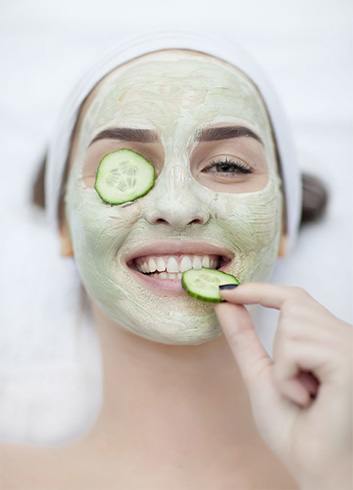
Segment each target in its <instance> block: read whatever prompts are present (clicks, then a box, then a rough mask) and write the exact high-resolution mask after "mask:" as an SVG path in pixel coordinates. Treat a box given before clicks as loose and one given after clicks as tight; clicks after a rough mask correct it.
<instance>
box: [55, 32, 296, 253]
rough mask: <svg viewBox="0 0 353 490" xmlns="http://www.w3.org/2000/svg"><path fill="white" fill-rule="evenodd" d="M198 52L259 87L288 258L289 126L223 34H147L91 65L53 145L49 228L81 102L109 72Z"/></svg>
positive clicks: (292, 202) (291, 235)
mask: <svg viewBox="0 0 353 490" xmlns="http://www.w3.org/2000/svg"><path fill="white" fill-rule="evenodd" d="M167 48H176V49H178V48H179V49H188V48H189V49H194V50H198V51H201V52H204V53H206V54H210V55H213V56H215V57H218V58H220V59H223V60H224V61H226V62H228V63H231V64H233V65H234V66H236V67H238V68H239V69H241V70H242V71H243V72H244V73H245V74H246V75H247V76H248V77H249V78H250V79H251V80H252V81H253V82H254V83H255V85H256V86H257V88H258V89H259V91H260V92H261V94H262V97H263V99H264V101H265V104H266V106H267V109H268V112H269V115H270V118H271V122H272V126H273V130H274V136H275V141H276V145H277V150H278V154H279V158H280V162H279V163H280V169H281V175H282V180H283V189H284V195H285V207H286V220H287V243H286V254H288V252H290V251H291V250H292V249H293V247H294V244H295V242H296V238H297V234H298V229H299V222H300V216H301V207H302V206H301V203H302V189H301V180H300V171H299V167H298V164H297V161H296V157H295V152H294V148H293V145H292V142H291V137H290V132H289V129H288V125H287V121H286V118H285V115H284V113H283V110H282V107H281V104H280V103H279V101H278V99H277V96H276V94H275V93H274V91H273V90H272V88H271V85H270V84H269V83H268V82H267V80H266V77H265V76H264V74H263V72H262V70H261V68H259V67H258V65H257V64H256V63H255V62H254V61H253V60H252V59H251V57H250V56H249V55H248V54H246V53H244V51H243V50H242V49H241V48H239V47H238V46H237V45H236V44H235V43H234V41H233V40H231V39H230V38H229V37H226V36H225V35H224V34H223V33H221V34H219V35H214V34H212V35H210V34H205V33H202V32H195V31H194V30H193V31H187V30H168V31H161V30H160V31H154V32H152V31H144V32H143V33H140V34H139V35H135V36H129V37H128V38H125V39H123V40H122V41H120V42H119V43H118V46H117V47H116V49H114V50H113V51H112V52H109V54H108V55H107V56H105V57H103V58H101V59H100V60H99V61H98V62H97V63H95V64H94V65H92V67H91V69H90V71H89V72H88V73H86V74H85V76H84V77H83V78H82V79H81V81H80V82H79V83H78V85H77V86H76V87H75V89H74V90H73V91H72V93H71V94H70V96H69V98H68V100H67V101H66V103H65V104H64V106H63V111H62V113H61V115H60V117H59V119H58V122H57V125H56V127H55V129H54V131H53V134H52V137H51V139H50V142H49V148H48V160H47V168H46V176H45V199H46V212H47V218H48V221H49V224H50V225H51V226H53V227H54V229H55V231H56V232H57V231H58V226H59V223H58V205H59V199H60V188H61V183H62V179H63V175H64V170H65V165H66V162H67V157H68V152H69V145H70V138H71V134H72V131H73V128H74V125H75V122H76V119H77V117H78V112H79V108H80V105H81V103H82V101H83V100H84V99H85V97H86V96H87V95H88V94H89V93H90V92H91V90H92V89H93V87H94V86H95V85H96V83H97V82H98V81H99V80H101V78H103V77H104V76H105V75H106V74H107V73H108V72H109V71H111V70H112V69H114V68H115V67H117V66H118V65H120V64H122V63H125V62H127V61H129V60H131V59H132V58H135V57H137V56H141V55H143V54H145V53H148V52H151V51H156V50H160V49H167Z"/></svg>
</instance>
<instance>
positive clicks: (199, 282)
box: [181, 268, 240, 303]
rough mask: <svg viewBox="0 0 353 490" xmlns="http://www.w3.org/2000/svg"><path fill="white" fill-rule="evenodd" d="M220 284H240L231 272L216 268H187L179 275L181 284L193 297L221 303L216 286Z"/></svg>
mask: <svg viewBox="0 0 353 490" xmlns="http://www.w3.org/2000/svg"><path fill="white" fill-rule="evenodd" d="M221 284H237V285H239V284H240V281H239V279H237V278H236V277H235V276H233V275H232V274H227V273H226V272H222V271H219V270H217V269H207V268H202V269H189V270H188V271H185V272H183V274H182V276H181V285H182V287H183V288H184V289H185V291H186V292H187V293H188V294H189V295H190V296H192V297H193V298H197V299H200V300H202V301H208V302H210V303H221V302H222V301H223V299H222V298H221V297H220V295H219V290H218V286H220V285H221Z"/></svg>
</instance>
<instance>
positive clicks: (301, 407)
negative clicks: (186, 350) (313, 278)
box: [215, 283, 353, 490]
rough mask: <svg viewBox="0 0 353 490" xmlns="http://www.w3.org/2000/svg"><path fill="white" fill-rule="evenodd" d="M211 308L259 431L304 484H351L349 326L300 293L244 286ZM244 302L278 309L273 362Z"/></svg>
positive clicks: (227, 292) (323, 486)
mask: <svg viewBox="0 0 353 490" xmlns="http://www.w3.org/2000/svg"><path fill="white" fill-rule="evenodd" d="M220 295H221V297H222V298H223V299H224V300H226V302H222V303H219V304H217V305H216V306H215V311H216V314H217V317H218V320H219V323H220V326H221V328H222V330H223V332H224V334H225V336H226V339H227V341H228V343H229V346H230V348H231V350H232V353H233V355H234V357H235V360H236V362H237V364H238V367H239V370H240V372H241V375H242V378H243V381H244V384H245V386H246V388H247V391H248V394H249V398H250V403H251V408H252V413H253V417H254V420H255V424H256V427H257V429H258V431H259V434H260V436H261V437H262V438H263V440H264V441H265V443H266V444H267V445H268V446H269V447H270V448H271V449H272V451H273V452H274V453H275V454H276V455H277V456H278V457H279V459H280V460H281V461H282V462H283V464H284V465H285V466H286V467H287V468H288V471H289V472H290V473H291V474H292V476H293V478H294V479H295V480H296V481H297V482H298V483H299V484H300V485H301V486H300V488H303V489H304V488H305V489H311V488H312V489H314V488H315V489H317V488H320V490H323V489H326V488H327V489H331V488H332V489H335V490H336V489H340V490H344V489H346V488H347V489H348V488H349V489H352V488H353V486H352V461H353V456H352V452H353V451H352V418H353V415H352V414H353V412H352V410H353V407H352V385H353V362H352V357H353V356H352V350H353V349H352V347H353V328H352V326H351V325H350V324H348V323H346V322H344V321H342V320H339V319H338V318H337V317H335V316H334V315H333V314H332V313H330V312H329V311H328V310H327V309H326V308H324V307H323V306H322V305H321V304H320V303H318V302H317V301H316V300H315V299H314V298H313V297H312V296H310V295H309V294H308V293H307V292H306V291H305V290H303V289H301V288H297V287H289V286H283V285H276V284H265V283H247V284H242V285H240V286H238V287H236V288H235V289H228V290H220ZM244 304H259V305H262V306H265V307H269V308H276V309H277V310H279V311H280V315H279V322H278V329H277V331H276V335H275V340H274V346H273V360H272V359H271V357H269V356H268V354H267V352H266V351H265V349H264V348H263V346H262V344H261V343H260V341H259V339H258V337H257V335H256V333H255V329H254V325H253V323H252V320H251V317H250V314H249V312H248V311H247V309H246V307H245V306H244Z"/></svg>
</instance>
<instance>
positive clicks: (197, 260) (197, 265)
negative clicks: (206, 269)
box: [192, 255, 202, 269]
mask: <svg viewBox="0 0 353 490" xmlns="http://www.w3.org/2000/svg"><path fill="white" fill-rule="evenodd" d="M192 268H193V269H202V260H201V257H199V256H198V255H194V257H193V261H192Z"/></svg>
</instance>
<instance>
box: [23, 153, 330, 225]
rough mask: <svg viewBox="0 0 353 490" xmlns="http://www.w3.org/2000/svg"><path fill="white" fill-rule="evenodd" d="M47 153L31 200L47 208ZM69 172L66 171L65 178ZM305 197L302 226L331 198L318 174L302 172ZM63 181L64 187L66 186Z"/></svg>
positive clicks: (321, 212) (319, 213)
mask: <svg viewBox="0 0 353 490" xmlns="http://www.w3.org/2000/svg"><path fill="white" fill-rule="evenodd" d="M46 161H47V156H46V153H45V154H44V156H43V157H42V159H41V161H40V164H39V168H38V170H37V174H36V176H35V179H34V181H33V185H32V193H31V202H32V204H34V205H35V206H38V207H40V208H42V209H45V188H44V180H45V179H44V178H45V169H46ZM66 175H67V173H66V172H65V178H66ZM301 181H302V190H303V194H302V195H303V199H302V212H301V219H300V227H302V226H303V225H304V224H305V223H311V222H314V221H318V220H319V219H320V218H321V217H322V216H323V215H324V213H325V211H326V208H327V203H328V199H329V192H328V189H327V187H326V185H325V184H324V182H323V181H322V180H321V179H320V178H319V177H317V176H315V175H313V174H310V173H307V172H302V174H301ZM64 184H65V182H63V185H62V187H64Z"/></svg>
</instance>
